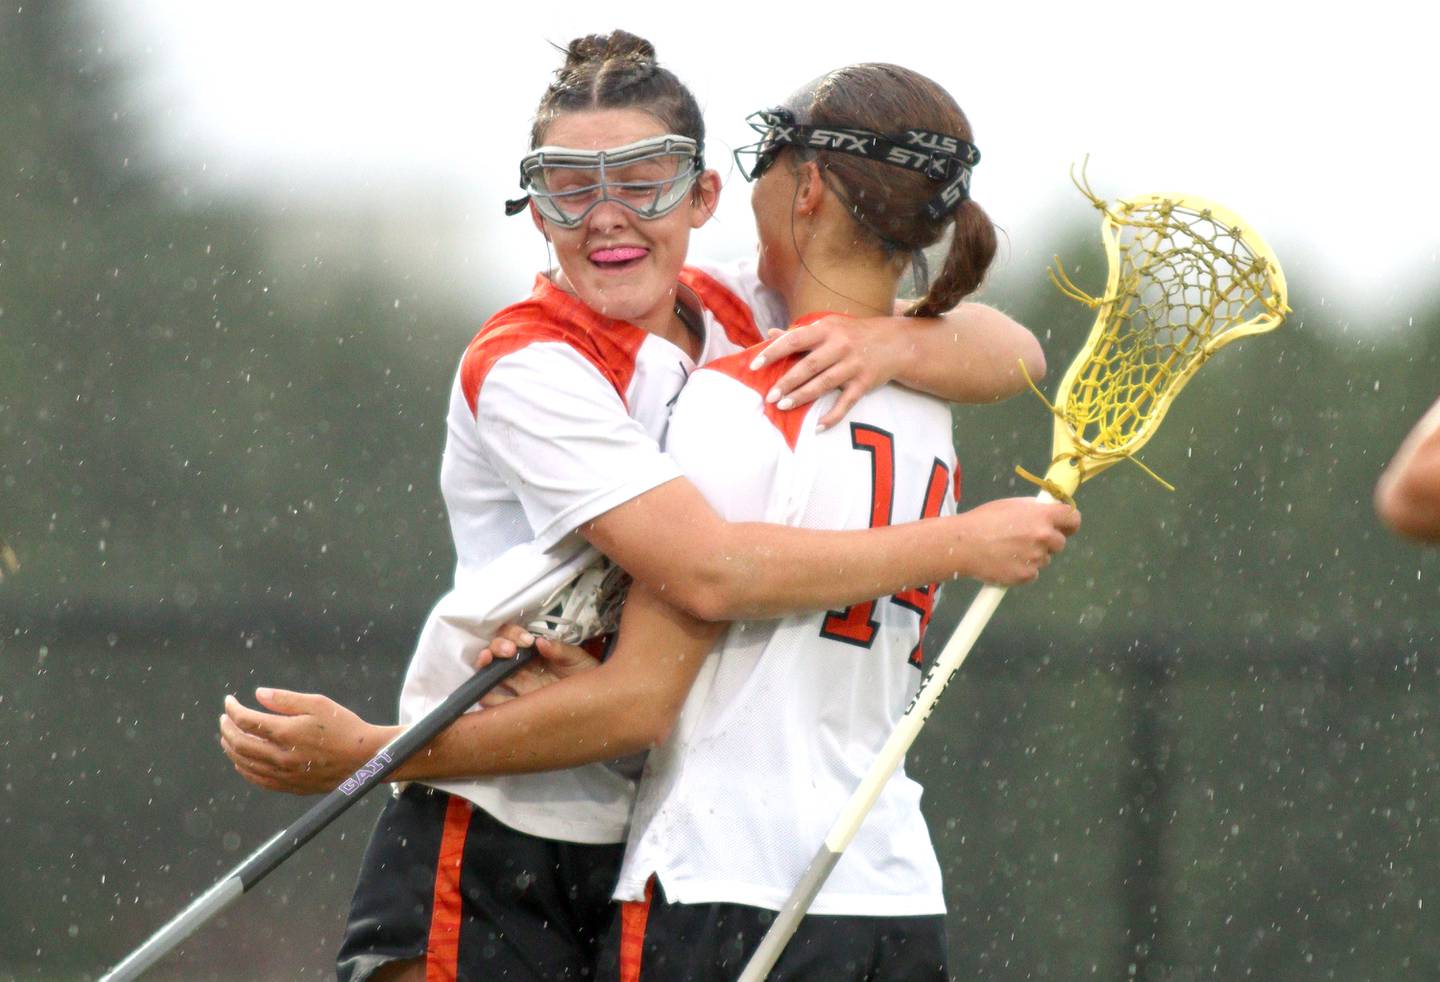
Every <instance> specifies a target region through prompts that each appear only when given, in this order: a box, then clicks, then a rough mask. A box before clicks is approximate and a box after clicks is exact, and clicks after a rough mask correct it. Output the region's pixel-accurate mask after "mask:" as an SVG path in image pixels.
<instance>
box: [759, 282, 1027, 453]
mask: <svg viewBox="0 0 1440 982" xmlns="http://www.w3.org/2000/svg"><path fill="white" fill-rule="evenodd" d="M898 312H899V311H898V305H897V316H894V317H870V318H865V319H863V320H860V319H856V318H851V317H843V316H840V315H835V316H833V317H827V318H824V319H822V320H818V321H815V322H814V323H811V324H806V325H803V326H801V327H796V328H792V329H791V330H790V331H788V332H785V334H784V336H783V337H778V338H777V340H775V341H774V343H772V344H771V345H770V346H769V347H768V348H766V349H765V352H764V353H763V354H762V355H761V356H760V358H759V359H757V361H760V362H761V363H762V364H763V363H764V362H768V361H774V360H778V359H780V358H785V357H788V356H790V355H792V354H796V353H800V352H803V353H804V355H803V357H801V358H799V359H797V360H796V362H795V364H794V365H793V366H792V367H791V368H790V370H789V371H787V372H786V373H785V374H784V375H783V376H781V378H780V381H779V382H778V383H777V384H776V386H775V389H774V391H773V392H772V393H771V396H773V398H771V399H770V401H771V402H781V401H782V400H789V403H788V404H782V405H781V407H780V408H782V409H786V408H789V405H790V404H793V405H797V406H801V405H805V404H806V403H808V402H810V401H812V400H814V399H817V398H819V397H820V396H821V395H824V394H825V393H826V392H828V391H830V390H831V389H835V388H839V389H840V391H841V396H840V399H839V401H838V402H837V403H836V404H835V406H834V408H832V409H831V410H830V411H829V412H828V413H826V414H825V416H824V418H822V419H821V421H820V422H821V424H822V425H824V426H827V427H828V426H833V425H835V424H836V423H838V422H839V421H840V420H841V419H843V418H844V416H845V414H846V413H848V412H849V411H850V408H851V407H852V406H853V405H854V404H855V402H856V401H857V400H858V399H859V398H860V397H861V396H862V395H864V394H865V393H866V392H869V391H871V390H872V389H875V388H877V387H878V386H881V385H884V384H885V383H886V382H892V381H893V382H897V383H899V384H900V385H903V386H905V387H906V388H909V389H914V390H916V391H918V392H926V393H929V394H930V395H933V396H938V397H940V398H941V399H944V400H946V401H947V402H958V403H981V402H995V401H997V400H1000V399H1007V398H1009V397H1010V396H1012V395H1015V394H1016V393H1017V392H1020V391H1022V390H1023V389H1024V388H1025V375H1026V374H1027V373H1028V374H1029V376H1030V378H1031V379H1032V380H1034V381H1039V380H1040V379H1041V378H1043V377H1044V375H1045V353H1044V352H1043V351H1042V350H1041V348H1040V342H1039V341H1037V340H1036V339H1035V336H1034V335H1033V334H1031V333H1030V331H1029V330H1027V329H1026V328H1025V327H1024V325H1022V324H1020V323H1019V322H1017V321H1015V320H1012V319H1011V318H1009V317H1007V316H1006V315H1005V314H1003V313H1001V312H1000V311H998V310H996V309H995V308H993V307H987V306H985V305H984V304H978V303H963V304H960V305H959V306H958V307H956V308H955V309H954V310H952V311H950V312H949V313H947V314H946V315H945V316H944V317H941V318H919V317H901V316H898ZM1022 363H1023V364H1024V369H1023V371H1022V369H1021V364H1022ZM756 367H758V366H756Z"/></svg>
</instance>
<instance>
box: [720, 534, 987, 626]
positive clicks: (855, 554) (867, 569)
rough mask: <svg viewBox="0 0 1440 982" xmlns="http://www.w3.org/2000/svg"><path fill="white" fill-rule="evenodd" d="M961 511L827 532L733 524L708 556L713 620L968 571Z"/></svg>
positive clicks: (823, 604)
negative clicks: (711, 564) (924, 519)
mask: <svg viewBox="0 0 1440 982" xmlns="http://www.w3.org/2000/svg"><path fill="white" fill-rule="evenodd" d="M964 524H965V518H964V517H963V516H959V517H951V518H946V519H937V520H934V521H932V522H923V523H922V522H909V523H906V524H903V525H895V526H889V527H886V528H877V529H865V530H861V531H848V532H828V531H817V530H814V529H800V528H791V527H789V526H776V525H764V524H759V523H740V524H733V525H729V526H727V527H726V531H725V533H724V534H723V536H722V541H721V543H720V544H718V545H717V548H716V550H715V553H714V555H715V556H716V557H717V558H718V559H721V560H722V561H721V562H720V563H719V564H718V565H717V569H715V570H714V571H713V573H712V575H711V577H710V579H711V580H712V581H713V582H714V584H715V585H714V587H713V588H712V589H713V593H712V595H711V596H710V597H709V598H697V600H696V602H698V603H702V604H704V605H705V613H704V614H703V615H701V616H707V617H710V618H713V619H723V620H739V619H758V618H768V617H780V616H784V615H787V614H793V613H797V612H802V611H812V610H827V609H839V608H842V607H846V606H848V605H850V604H854V603H861V602H863V601H866V600H873V599H874V598H876V597H883V596H887V595H889V594H894V593H898V592H900V591H902V590H905V589H908V588H909V587H913V586H922V585H924V584H926V583H933V582H937V581H941V580H947V579H950V578H952V577H955V576H968V575H970V570H971V566H970V564H969V562H968V557H967V549H966V545H965V537H964V534H963V533H964Z"/></svg>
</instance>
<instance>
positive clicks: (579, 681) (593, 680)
mask: <svg viewBox="0 0 1440 982" xmlns="http://www.w3.org/2000/svg"><path fill="white" fill-rule="evenodd" d="M724 630H725V627H724V625H721V624H710V623H706V622H703V621H699V620H697V619H695V618H693V617H690V616H689V615H687V614H685V613H684V612H682V611H680V610H677V609H675V608H674V607H673V606H671V605H670V604H668V603H665V602H664V601H662V600H661V599H660V598H659V597H658V596H657V595H656V594H655V593H653V592H652V591H649V590H647V589H646V588H645V587H643V586H638V585H637V586H636V587H634V588H633V589H632V590H631V594H630V598H629V600H628V601H627V603H626V607H625V613H624V616H623V617H622V619H621V623H620V634H619V641H618V643H617V644H616V647H615V651H614V652H613V653H612V654H611V656H610V658H609V659H608V660H607V661H606V662H605V663H604V664H602V665H600V666H599V667H598V668H595V669H593V670H590V671H585V672H581V673H579V674H576V675H573V676H570V677H569V678H565V679H562V680H561V681H559V682H555V683H554V684H552V685H547V686H544V687H543V688H540V689H537V690H536V691H533V692H529V693H527V694H525V695H523V696H521V697H520V698H518V699H514V700H512V701H510V702H507V703H504V704H502V705H499V706H494V707H491V708H489V709H484V710H481V711H480V712H478V713H469V714H467V715H465V716H463V717H461V718H460V719H459V720H458V721H456V723H455V724H454V725H452V726H450V727H449V728H448V729H446V730H445V731H444V732H443V733H441V734H440V736H438V737H437V738H436V739H435V740H433V741H431V743H430V744H429V745H428V746H427V747H426V748H425V749H424V750H422V751H421V752H420V753H418V754H416V755H415V757H413V758H412V759H411V760H410V761H409V762H408V763H407V764H405V765H404V766H402V767H401V768H400V769H399V771H398V774H397V777H396V778H395V779H396V780H440V779H443V778H464V777H478V776H484V775H493V774H524V773H531V772H534V771H548V770H557V769H560V768H566V767H576V766H579V765H581V764H589V763H594V762H595V761H601V760H614V759H615V758H617V757H624V756H627V755H629V754H633V753H638V752H640V751H643V750H649V749H652V748H653V747H657V746H659V745H660V744H662V743H664V742H665V739H666V737H667V736H668V735H669V733H670V728H671V726H672V725H673V724H674V722H675V718H676V717H677V716H678V715H679V714H680V707H681V706H682V705H683V704H684V702H685V697H686V695H687V694H688V693H689V691H690V686H691V684H692V683H693V682H694V681H695V676H696V674H697V673H698V672H699V671H700V666H701V665H702V664H703V663H704V661H705V656H706V655H707V654H708V653H709V651H710V648H711V646H712V645H714V643H715V640H716V638H718V637H719V636H720V634H721V632H723V631H724Z"/></svg>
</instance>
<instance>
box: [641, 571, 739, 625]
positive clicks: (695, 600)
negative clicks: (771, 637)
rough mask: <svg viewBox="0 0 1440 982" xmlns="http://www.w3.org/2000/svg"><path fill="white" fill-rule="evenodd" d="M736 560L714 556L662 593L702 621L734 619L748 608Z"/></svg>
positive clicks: (668, 585)
mask: <svg viewBox="0 0 1440 982" xmlns="http://www.w3.org/2000/svg"><path fill="white" fill-rule="evenodd" d="M734 565H735V564H733V563H728V562H725V561H724V560H722V559H718V558H717V559H712V560H709V561H707V562H704V563H702V564H700V566H699V568H697V569H695V570H694V571H693V573H692V574H691V575H689V576H686V577H684V578H683V579H682V582H679V583H670V584H667V585H666V587H665V588H664V591H663V593H662V596H663V597H664V598H665V599H666V600H667V601H668V602H669V603H671V604H674V605H675V606H676V607H678V608H680V609H681V610H683V611H684V612H685V613H687V614H689V615H690V616H691V617H694V618H696V619H698V620H702V621H731V620H735V619H737V618H739V617H743V616H744V615H745V614H746V612H747V609H748V607H747V603H748V599H749V593H748V592H747V591H746V590H745V583H744V579H745V578H744V577H742V576H740V575H739V574H738V573H737V571H736V570H735V568H734Z"/></svg>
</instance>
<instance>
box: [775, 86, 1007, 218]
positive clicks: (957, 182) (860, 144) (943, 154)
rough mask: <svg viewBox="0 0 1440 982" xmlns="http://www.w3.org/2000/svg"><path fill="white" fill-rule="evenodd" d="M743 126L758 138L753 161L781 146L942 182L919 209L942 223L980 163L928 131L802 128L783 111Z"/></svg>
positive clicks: (972, 153)
mask: <svg viewBox="0 0 1440 982" xmlns="http://www.w3.org/2000/svg"><path fill="white" fill-rule="evenodd" d="M749 121H750V126H751V127H752V128H753V129H755V130H757V131H759V132H761V133H763V134H764V137H763V138H762V139H761V140H760V142H759V143H758V144H756V145H755V152H756V154H757V156H759V157H763V156H764V155H765V154H766V153H767V152H770V151H773V150H777V149H779V147H780V146H781V145H788V146H793V147H802V148H805V149H809V150H829V151H832V152H836V153H847V154H850V155H851V156H854V157H863V158H865V159H866V160H877V161H879V162H881V163H884V164H892V165H894V166H897V167H904V168H907V169H908V170H913V171H917V172H919V173H921V174H924V175H925V176H926V177H928V178H930V180H932V181H944V182H945V186H944V187H942V188H941V189H940V191H939V193H937V194H936V195H935V197H933V198H931V199H930V200H929V201H928V202H926V204H925V212H926V214H928V215H929V216H930V217H931V218H933V219H939V218H942V217H944V216H945V215H946V214H948V213H949V212H951V211H953V210H954V209H955V208H956V207H957V206H958V205H959V204H960V203H961V202H962V201H965V200H966V199H968V198H969V197H970V175H971V173H972V171H973V168H974V167H975V165H976V164H978V163H979V162H980V150H979V148H977V147H976V146H975V144H973V143H968V142H966V141H965V140H961V139H958V138H957V137H953V136H946V135H945V134H944V133H932V132H930V131H929V130H920V129H912V130H906V131H905V132H903V133H896V134H890V135H886V134H881V133H875V132H872V131H870V130H862V129H857V128H855V127H851V126H804V125H801V124H799V123H797V122H795V117H794V115H793V114H791V113H790V111H789V110H787V109H769V110H761V111H760V112H757V113H752V114H751V115H750V117H749Z"/></svg>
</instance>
